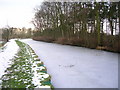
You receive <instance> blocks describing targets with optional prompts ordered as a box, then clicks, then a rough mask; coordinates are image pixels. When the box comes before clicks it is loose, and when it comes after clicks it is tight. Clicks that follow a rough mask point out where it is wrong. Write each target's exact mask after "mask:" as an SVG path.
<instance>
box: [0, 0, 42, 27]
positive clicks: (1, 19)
mask: <svg viewBox="0 0 120 90" xmlns="http://www.w3.org/2000/svg"><path fill="white" fill-rule="evenodd" d="M42 1H43V0H0V28H2V27H5V26H6V25H7V23H8V25H9V26H10V27H19V28H22V27H26V28H29V27H31V28H33V27H34V26H33V25H32V23H30V22H31V21H32V18H33V17H34V8H35V7H36V6H38V5H40V4H41V2H42Z"/></svg>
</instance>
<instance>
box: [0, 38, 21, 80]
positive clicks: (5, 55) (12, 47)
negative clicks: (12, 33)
mask: <svg viewBox="0 0 120 90" xmlns="http://www.w3.org/2000/svg"><path fill="white" fill-rule="evenodd" d="M4 46H5V49H4V50H0V78H1V76H2V75H4V71H5V70H6V68H7V67H9V64H10V63H11V60H10V59H12V58H13V57H14V56H15V54H16V53H17V51H18V49H19V47H18V45H17V44H16V42H15V39H12V40H10V41H9V42H7V43H6V44H5V45H4Z"/></svg>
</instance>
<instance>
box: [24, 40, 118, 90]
mask: <svg viewBox="0 0 120 90" xmlns="http://www.w3.org/2000/svg"><path fill="white" fill-rule="evenodd" d="M22 41H24V42H25V43H27V44H29V45H30V46H31V47H32V48H33V49H34V50H35V52H36V54H37V55H38V56H39V58H40V59H41V60H42V61H43V62H44V65H45V66H46V67H47V72H48V73H49V74H50V75H51V76H52V84H53V86H54V87H55V88H118V54H117V53H111V52H106V51H100V50H93V49H87V48H82V47H75V46H67V45H59V44H53V43H45V42H39V41H34V40H32V39H25V40H22Z"/></svg>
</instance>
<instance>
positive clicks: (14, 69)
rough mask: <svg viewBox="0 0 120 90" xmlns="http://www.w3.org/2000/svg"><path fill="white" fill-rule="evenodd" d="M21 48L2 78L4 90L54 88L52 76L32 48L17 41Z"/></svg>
mask: <svg viewBox="0 0 120 90" xmlns="http://www.w3.org/2000/svg"><path fill="white" fill-rule="evenodd" d="M16 43H17V44H18V46H19V47H20V50H19V52H18V54H17V55H16V56H15V57H14V58H13V59H12V64H11V65H10V67H8V68H7V69H6V70H5V74H4V75H3V76H2V77H1V80H2V83H1V87H2V88H52V85H51V81H50V80H51V76H50V75H49V74H47V69H46V68H45V67H44V65H43V62H42V61H40V59H38V56H37V55H36V54H35V53H34V51H33V50H32V48H30V46H28V45H27V44H25V43H23V42H20V41H18V40H16Z"/></svg>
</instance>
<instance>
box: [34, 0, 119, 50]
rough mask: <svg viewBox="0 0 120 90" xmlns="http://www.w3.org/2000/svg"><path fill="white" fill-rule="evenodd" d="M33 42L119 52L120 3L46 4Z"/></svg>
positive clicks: (41, 8)
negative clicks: (55, 43) (40, 41)
mask: <svg viewBox="0 0 120 90" xmlns="http://www.w3.org/2000/svg"><path fill="white" fill-rule="evenodd" d="M32 22H33V24H34V26H35V28H36V29H37V31H36V33H34V38H33V39H34V40H42V41H48V42H57V43H62V44H69V45H77V46H83V47H89V48H98V49H99V48H100V49H105V50H109V51H115V52H120V50H119V46H120V42H119V41H120V40H119V38H120V2H43V3H42V5H40V6H39V7H37V8H36V9H35V17H34V20H33V21H32Z"/></svg>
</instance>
